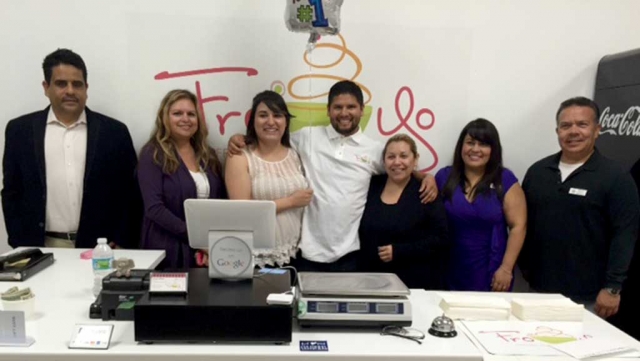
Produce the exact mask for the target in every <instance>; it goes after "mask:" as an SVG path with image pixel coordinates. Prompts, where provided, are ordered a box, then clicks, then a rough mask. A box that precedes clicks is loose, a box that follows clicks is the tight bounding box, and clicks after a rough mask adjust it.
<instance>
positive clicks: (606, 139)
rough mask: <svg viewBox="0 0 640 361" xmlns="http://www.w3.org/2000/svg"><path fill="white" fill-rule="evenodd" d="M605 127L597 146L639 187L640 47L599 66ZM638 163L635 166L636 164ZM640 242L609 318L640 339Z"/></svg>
mask: <svg viewBox="0 0 640 361" xmlns="http://www.w3.org/2000/svg"><path fill="white" fill-rule="evenodd" d="M594 98H595V99H594V100H595V101H596V103H598V106H599V107H600V111H601V115H600V126H601V127H602V130H601V132H600V137H598V140H597V141H596V146H597V147H598V149H599V150H600V152H601V153H602V154H604V155H605V156H607V157H608V158H611V159H614V160H616V161H618V162H619V163H620V164H622V165H623V166H624V167H626V168H627V169H631V168H632V167H633V172H632V173H633V175H634V179H635V181H636V185H638V186H639V189H640V184H638V182H640V162H639V159H640V49H635V50H630V51H626V52H624V53H618V54H613V55H607V56H605V57H604V58H602V60H600V64H599V65H598V74H597V76H596V92H595V97H594ZM634 165H635V166H634ZM638 305H640V242H637V243H636V249H635V252H634V256H633V260H632V261H631V267H630V269H629V276H628V278H627V281H626V282H625V283H624V285H623V286H622V299H621V303H620V311H619V313H618V314H617V315H616V316H614V317H612V318H610V319H609V321H610V322H611V323H613V324H614V325H616V326H617V327H619V328H620V329H622V330H623V331H625V332H626V333H628V334H630V335H631V336H633V337H635V338H636V339H638V340H640V309H639V308H638Z"/></svg>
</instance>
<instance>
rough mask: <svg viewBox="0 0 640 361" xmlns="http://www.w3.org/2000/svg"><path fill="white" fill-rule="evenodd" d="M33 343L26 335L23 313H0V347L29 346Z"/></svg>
mask: <svg viewBox="0 0 640 361" xmlns="http://www.w3.org/2000/svg"><path fill="white" fill-rule="evenodd" d="M34 342H35V340H34V339H33V338H31V337H28V336H27V334H26V328H25V322H24V312H23V311H0V346H30V345H31V344H32V343H34Z"/></svg>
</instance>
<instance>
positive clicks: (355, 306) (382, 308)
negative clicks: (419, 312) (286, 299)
mask: <svg viewBox="0 0 640 361" xmlns="http://www.w3.org/2000/svg"><path fill="white" fill-rule="evenodd" d="M307 312H308V313H328V314H335V313H351V314H378V315H402V314H404V304H403V303H400V302H331V301H309V302H308V303H307Z"/></svg>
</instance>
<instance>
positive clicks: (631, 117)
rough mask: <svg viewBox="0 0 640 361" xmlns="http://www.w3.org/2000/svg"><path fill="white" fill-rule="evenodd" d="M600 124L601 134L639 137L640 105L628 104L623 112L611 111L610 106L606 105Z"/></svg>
mask: <svg viewBox="0 0 640 361" xmlns="http://www.w3.org/2000/svg"><path fill="white" fill-rule="evenodd" d="M600 126H601V127H602V130H601V131H600V133H602V134H611V135H620V136H624V135H626V136H634V137H640V106H637V105H635V106H630V107H629V109H627V111H626V112H624V113H611V107H606V108H605V110H604V111H603V112H602V114H601V115H600Z"/></svg>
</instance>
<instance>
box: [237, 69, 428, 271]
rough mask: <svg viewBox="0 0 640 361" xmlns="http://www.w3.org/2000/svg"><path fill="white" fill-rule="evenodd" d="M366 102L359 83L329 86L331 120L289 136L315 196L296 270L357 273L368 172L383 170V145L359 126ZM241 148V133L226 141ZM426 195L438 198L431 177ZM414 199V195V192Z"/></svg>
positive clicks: (304, 224)
mask: <svg viewBox="0 0 640 361" xmlns="http://www.w3.org/2000/svg"><path fill="white" fill-rule="evenodd" d="M363 110H364V101H363V96H362V90H361V89H360V87H359V86H358V85H357V84H356V83H354V82H352V81H349V80H344V81H340V82H338V83H336V84H334V85H333V86H332V87H331V89H330V90H329V104H328V106H327V113H328V115H329V118H330V121H331V124H330V125H329V126H326V127H305V128H303V129H301V130H299V131H298V132H295V133H292V134H291V144H292V146H293V148H294V149H296V151H298V153H299V154H300V157H301V159H302V164H303V165H304V166H305V171H306V177H307V179H308V180H309V186H310V188H311V189H313V199H312V200H311V203H310V204H309V206H308V207H307V208H305V211H304V216H303V221H302V235H301V240H300V252H298V255H297V257H296V261H295V263H294V265H295V266H296V267H297V268H298V271H307V272H354V271H357V263H358V255H357V251H358V250H359V249H360V239H359V237H358V227H359V226H360V219H361V218H362V213H363V211H364V206H365V203H366V201H367V192H368V190H369V181H370V180H371V176H372V175H374V174H379V173H382V172H384V166H383V163H382V151H383V148H384V145H383V144H381V143H380V142H378V141H376V140H373V139H371V138H369V137H368V136H367V135H365V134H364V133H363V132H362V130H360V126H359V124H360V118H361V117H362V112H363ZM242 146H244V141H243V137H242V136H234V137H232V138H231V139H230V140H229V151H230V152H231V153H235V152H236V151H237V148H238V147H242ZM425 179H426V181H425V182H423V188H425V187H427V185H428V187H427V190H426V191H425V193H423V194H424V198H425V199H426V200H429V201H430V200H432V199H434V198H435V197H436V196H437V188H436V186H435V181H434V180H433V177H427V178H425ZM416 197H418V195H417V194H416Z"/></svg>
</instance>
